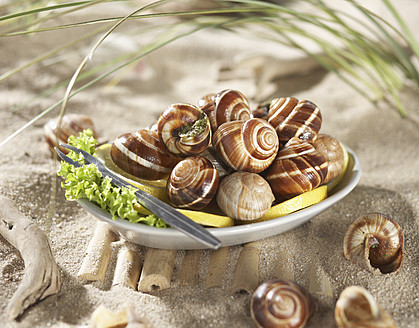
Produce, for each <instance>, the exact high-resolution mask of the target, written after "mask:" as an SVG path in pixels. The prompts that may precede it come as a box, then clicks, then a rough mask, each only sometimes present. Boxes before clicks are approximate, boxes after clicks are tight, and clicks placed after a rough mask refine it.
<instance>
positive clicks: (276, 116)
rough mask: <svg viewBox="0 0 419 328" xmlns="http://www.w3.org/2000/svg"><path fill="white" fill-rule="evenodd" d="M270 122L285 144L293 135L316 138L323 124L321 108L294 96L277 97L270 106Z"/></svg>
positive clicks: (306, 138)
mask: <svg viewBox="0 0 419 328" xmlns="http://www.w3.org/2000/svg"><path fill="white" fill-rule="evenodd" d="M268 121H269V123H271V124H272V126H273V127H274V128H275V129H276V131H277V133H278V137H279V142H280V143H281V145H284V144H285V143H287V142H288V140H289V139H291V138H292V137H298V138H300V139H303V140H314V139H315V138H316V136H317V134H318V132H319V130H320V127H321V124H322V116H321V113H320V109H319V108H318V107H317V106H316V105H315V104H313V103H312V102H311V101H308V100H299V99H297V98H294V97H286V98H276V99H273V100H272V101H271V104H270V107H269V119H268Z"/></svg>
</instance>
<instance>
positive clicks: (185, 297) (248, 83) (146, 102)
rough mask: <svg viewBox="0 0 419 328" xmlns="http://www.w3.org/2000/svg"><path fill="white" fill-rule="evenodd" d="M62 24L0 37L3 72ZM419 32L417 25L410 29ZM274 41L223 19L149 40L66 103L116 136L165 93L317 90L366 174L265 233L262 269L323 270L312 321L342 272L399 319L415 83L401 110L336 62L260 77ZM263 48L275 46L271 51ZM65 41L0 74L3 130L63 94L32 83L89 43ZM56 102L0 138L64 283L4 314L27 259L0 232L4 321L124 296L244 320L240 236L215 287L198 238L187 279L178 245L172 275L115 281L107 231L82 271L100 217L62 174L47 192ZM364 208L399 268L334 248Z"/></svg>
mask: <svg viewBox="0 0 419 328" xmlns="http://www.w3.org/2000/svg"><path fill="white" fill-rule="evenodd" d="M398 3H399V2H398ZM118 8H119V7H118ZM378 8H379V9H380V8H381V7H380V6H378ZM118 10H119V9H118ZM121 10H122V9H121ZM399 10H400V11H401V12H402V13H403V15H404V17H406V18H407V19H408V21H409V23H410V24H411V26H412V29H413V30H414V31H418V30H419V29H418V28H416V29H415V27H419V26H417V25H418V24H417V23H415V20H414V18H413V17H414V14H413V13H414V12H415V10H416V12H417V11H418V10H419V6H418V4H417V3H416V2H415V1H407V0H404V1H400V5H399ZM62 33H67V34H66V37H68V38H71V37H74V35H75V33H78V32H75V31H68V32H60V33H59V34H58V33H51V34H50V35H51V37H50V38H45V37H43V36H41V35H35V36H31V37H19V38H13V39H12V38H9V39H2V40H0V54H1V55H0V67H1V71H0V72H2V73H3V72H5V71H7V70H9V69H11V68H13V67H16V65H20V64H22V63H24V62H26V61H27V60H28V59H30V58H34V57H35V56H37V55H39V54H40V53H41V51H44V50H45V49H47V48H52V47H53V46H54V45H55V44H56V42H58V41H57V40H61V38H62V35H63V34H62ZM416 36H417V37H419V35H418V34H417V33H416ZM138 44H139V41H138V40H137V39H136V38H133V37H132V36H130V35H129V33H128V36H122V35H121V34H115V35H114V36H113V43H111V42H110V43H108V44H107V45H104V47H103V49H102V50H101V51H99V52H98V54H97V56H95V57H94V59H93V60H97V61H98V62H100V61H103V60H105V59H106V58H108V57H109V56H112V55H114V54H115V53H122V52H123V51H128V50H129V49H130V48H132V47H135V46H137V45H138ZM87 45H88V43H86V46H87ZM86 49H87V48H86ZM276 49H278V48H277V46H274V45H272V44H267V43H266V42H261V41H257V40H248V39H245V38H241V37H238V36H236V37H235V36H232V35H231V34H227V33H221V32H214V31H205V32H201V33H199V34H196V35H193V36H191V37H188V38H185V39H183V40H181V41H179V42H177V43H174V44H172V45H170V46H167V47H165V48H163V49H161V50H159V51H157V52H155V53H154V54H153V55H152V56H150V57H148V58H147V59H146V60H144V61H143V62H142V64H140V65H138V66H137V67H136V68H135V69H133V70H131V71H130V72H129V73H128V74H126V75H125V76H124V77H123V79H122V80H121V81H120V82H119V83H118V84H117V85H116V86H109V85H106V86H105V85H103V84H101V85H97V86H94V87H92V88H89V89H88V90H85V91H83V92H82V93H80V94H79V95H77V96H76V97H74V98H73V99H72V100H71V101H70V103H69V104H68V108H67V110H68V112H75V113H85V114H88V115H89V116H90V117H91V118H92V119H93V121H94V122H95V125H96V127H97V130H98V132H99V134H100V135H101V137H102V138H103V140H112V139H113V138H115V137H116V136H118V135H120V134H122V133H125V132H131V131H135V130H136V129H138V128H141V127H144V126H148V125H150V124H152V123H153V122H154V121H155V120H156V118H157V117H158V115H159V113H160V112H161V111H163V110H164V109H165V108H166V107H167V106H168V105H169V104H171V103H175V102H190V103H196V102H197V100H198V99H199V98H200V97H201V96H202V95H204V94H207V93H210V92H217V91H220V90H223V89H225V88H232V89H238V90H240V91H242V92H243V93H244V94H246V95H247V96H248V98H249V99H250V100H251V101H252V103H253V105H255V104H256V103H257V101H259V100H260V99H261V98H262V97H266V96H267V95H269V96H272V97H274V96H291V95H292V96H296V97H299V98H305V99H309V100H311V101H313V102H315V103H316V104H317V105H318V106H319V107H320V108H321V111H322V114H323V125H322V129H321V132H324V133H328V134H330V135H333V136H335V137H336V138H338V139H339V140H341V141H342V142H344V143H345V144H346V145H348V146H349V147H350V148H351V149H352V150H353V151H354V152H355V153H356V154H357V155H358V157H359V159H360V162H361V164H362V177H361V180H360V183H359V185H358V186H357V187H356V188H355V190H354V191H353V192H352V193H350V194H349V195H348V196H347V197H346V198H344V199H343V200H342V201H340V202H339V203H337V204H335V205H334V206H332V207H331V208H329V209H327V210H326V211H325V212H323V213H321V214H320V215H318V216H317V217H315V218H314V219H313V220H311V221H310V222H308V223H306V224H304V225H303V226H300V227H298V228H297V229H295V230H292V231H289V232H286V233H283V234H281V235H278V236H274V237H271V238H268V239H265V240H262V241H260V262H259V271H260V283H262V282H264V281H266V280H269V279H272V278H277V276H276V274H277V270H276V268H277V266H278V263H283V262H284V261H285V262H286V263H288V271H289V272H291V273H292V275H293V276H294V280H295V281H296V282H298V283H299V284H301V285H302V286H304V287H306V288H307V289H310V286H311V284H312V283H313V281H312V279H310V272H313V270H314V271H315V272H318V273H320V275H321V276H322V277H323V279H325V280H326V281H327V282H328V283H329V284H330V286H331V289H332V295H322V294H319V293H313V298H314V300H315V303H316V304H317V311H316V312H315V314H314V316H313V317H312V318H311V320H310V322H309V327H334V326H335V324H334V318H333V311H334V306H335V303H336V300H337V298H338V296H339V294H340V293H341V291H342V290H343V289H344V288H345V287H347V286H351V285H358V286H362V287H365V288H366V289H367V290H368V291H370V292H371V294H372V295H373V296H374V297H375V298H376V300H377V302H378V303H379V304H380V305H381V306H382V307H383V308H384V309H386V310H387V311H388V312H389V313H390V314H391V315H392V317H393V318H394V320H395V321H396V323H397V325H398V327H406V328H407V327H414V326H417V324H418V322H419V317H418V310H419V304H418V296H417V295H418V293H419V290H418V285H419V278H418V277H419V276H418V273H419V272H418V254H417V249H418V247H419V237H418V233H417V231H418V218H419V189H418V185H419V175H418V174H417V169H418V168H419V156H418V155H419V144H418V140H419V106H418V104H419V92H418V91H419V90H418V89H417V88H415V87H412V86H409V83H407V86H406V87H405V89H404V91H403V102H404V104H405V105H406V108H407V113H408V115H407V117H406V118H401V117H400V115H399V114H398V113H397V111H396V110H395V108H393V107H392V106H391V105H387V104H375V105H373V104H371V103H369V102H368V101H366V100H365V99H363V98H362V97H360V96H359V95H358V94H357V93H355V92H354V91H353V90H352V89H351V88H349V87H348V86H347V85H346V84H344V83H343V82H342V81H341V80H339V79H338V78H337V77H336V76H335V75H332V74H327V73H326V72H324V71H322V70H321V69H314V70H310V71H309V73H306V74H293V73H295V70H294V68H291V72H290V73H291V76H289V75H288V76H281V75H283V74H282V73H278V74H277V75H278V76H279V77H278V78H276V79H275V80H274V81H271V82H269V83H265V82H264V79H266V75H263V74H262V75H260V74H259V75H258V74H256V73H255V71H254V70H253V69H252V67H253V66H252V65H255V64H251V63H255V61H251V60H244V58H254V57H255V56H258V57H257V58H262V59H263V61H262V63H265V66H262V67H264V69H265V70H267V71H270V70H271V68H272V70H276V71H278V72H281V71H284V70H286V69H290V66H289V62H288V61H286V62H285V63H286V64H285V65H284V64H283V63H284V61H283V60H284V59H286V60H290V58H291V59H292V58H294V57H293V56H294V52H293V51H288V52H287V51H283V52H281V53H282V55H278V53H277V52H276ZM273 50H275V52H270V51H273ZM272 53H274V54H275V55H274V56H270V54H272ZM66 55H67V57H66V58H69V60H66V61H65V62H63V61H58V62H55V63H54V62H49V63H46V64H39V65H36V66H33V67H31V68H29V69H27V70H25V71H23V72H22V73H20V74H17V75H15V76H14V77H12V78H10V79H8V80H6V81H4V82H2V84H1V88H0V109H1V110H0V140H3V139H4V138H6V137H7V136H8V135H9V134H11V133H12V132H13V131H15V130H16V129H18V128H19V127H21V126H22V125H23V124H24V123H26V122H27V121H28V120H30V119H32V118H33V117H35V116H36V115H37V114H38V113H40V112H41V111H42V110H43V109H45V108H47V107H48V106H51V105H52V104H53V103H54V102H55V101H56V100H57V99H59V98H60V97H61V96H62V95H63V92H64V91H62V90H60V91H59V92H57V93H55V94H52V95H50V96H48V97H45V98H36V95H37V94H38V93H39V92H42V91H43V90H46V89H47V88H49V87H52V86H54V85H56V84H57V83H58V82H59V81H61V80H62V79H64V78H68V77H70V76H71V74H72V72H73V71H74V70H75V68H76V67H77V64H78V63H79V62H80V60H81V59H82V57H83V55H84V53H80V52H69V53H67V54H66ZM261 56H262V57H261ZM258 60H259V59H258ZM266 63H269V65H268V64H266ZM271 65H272V66H271ZM297 66H298V65H297ZM268 77H269V76H268ZM269 79H270V77H269V78H268V80H269ZM106 82H109V80H107V81H106ZM261 94H262V95H261ZM57 113H58V111H57V110H55V111H53V112H51V113H50V114H48V115H47V116H46V117H43V118H42V119H40V120H39V121H38V122H36V123H35V124H34V125H33V126H31V127H29V128H28V129H26V130H25V131H24V132H23V133H22V134H20V135H19V136H17V137H16V138H14V139H13V140H12V141H10V142H9V143H8V144H6V145H5V146H4V147H3V148H1V149H0V152H1V157H0V167H1V169H0V193H1V194H2V195H4V196H8V197H10V198H11V199H13V200H14V201H15V202H16V203H17V204H18V206H19V208H20V209H21V211H22V212H23V213H25V214H26V215H27V216H28V217H30V218H32V219H33V220H34V221H35V222H37V223H38V224H39V226H40V227H41V228H42V229H43V230H44V231H45V233H46V234H48V236H49V238H50V241H51V246H52V251H53V254H54V257H55V259H56V261H57V263H58V266H59V268H60V272H61V275H62V281H63V283H62V289H61V291H60V293H59V294H57V295H54V296H51V297H48V298H47V299H45V300H44V301H42V302H40V303H38V304H36V305H35V306H33V307H31V308H30V309H29V310H28V311H26V312H25V314H24V315H23V316H22V318H21V319H20V320H19V321H8V320H7V319H6V318H7V313H5V309H6V306H7V304H8V300H9V299H10V298H11V296H12V295H13V293H14V291H15V290H16V289H17V287H18V285H19V283H20V281H21V279H22V276H23V271H24V263H23V261H22V260H21V258H20V256H19V254H18V252H16V250H15V249H13V248H12V247H11V246H10V245H9V244H8V243H7V242H6V241H5V240H4V239H3V238H2V237H0V295H1V297H0V321H1V322H3V323H6V326H7V327H80V326H87V325H88V324H89V320H90V317H91V314H92V312H93V311H94V310H95V309H96V308H97V307H98V306H99V305H100V304H103V305H105V306H106V307H108V308H110V309H112V310H117V309H119V308H120V307H121V306H123V305H125V304H129V305H130V306H131V307H132V308H133V309H134V310H135V311H136V312H138V313H139V314H140V315H141V316H143V317H144V318H146V319H147V320H148V321H149V323H150V325H151V326H153V327H253V326H254V324H253V322H252V320H251V318H250V310H249V304H250V298H251V295H249V294H247V293H238V294H232V293H231V292H230V290H229V287H230V286H231V283H232V277H233V274H234V270H235V266H236V263H237V260H238V258H239V255H240V252H241V251H242V248H243V246H242V245H237V246H232V247H230V250H229V256H228V264H227V268H226V271H225V273H224V276H223V281H222V283H221V287H217V288H207V287H206V286H205V276H206V274H207V271H208V264H209V258H210V255H211V252H210V251H207V250H204V251H202V252H201V258H200V265H199V278H200V279H199V283H198V284H197V285H196V286H192V287H185V286H180V284H179V281H178V274H179V271H180V270H181V268H182V260H183V257H184V251H182V250H180V251H177V256H176V261H175V266H174V273H173V276H172V285H171V288H169V289H166V290H160V291H158V290H157V291H153V292H151V293H141V292H138V291H135V290H132V289H129V288H125V287H112V286H111V282H112V274H113V270H114V267H115V262H116V257H117V253H118V250H119V249H120V248H121V245H122V244H123V242H122V241H118V242H114V243H112V257H111V263H110V266H109V269H108V272H107V277H106V279H105V282H104V283H100V282H87V281H84V280H82V279H80V278H78V277H77V272H78V270H79V268H80V266H81V263H82V260H83V258H84V255H85V250H86V247H87V244H88V242H89V240H90V239H91V237H92V235H93V232H94V225H95V223H96V221H95V219H94V218H91V217H90V216H88V215H87V214H86V212H85V211H84V210H83V209H81V207H80V206H79V205H78V204H77V203H74V202H69V201H66V200H65V197H64V193H63V191H62V190H61V188H60V187H59V186H58V189H57V193H56V194H55V195H54V194H52V193H51V188H52V187H53V184H54V183H55V182H54V179H53V177H54V176H55V172H56V170H57V165H56V163H54V162H53V161H52V160H51V158H50V154H49V151H48V149H47V146H46V144H45V143H44V139H43V130H42V127H43V125H44V124H45V122H46V121H47V120H48V119H50V118H52V117H55V116H56V115H57ZM370 212H381V213H384V214H386V215H387V216H389V217H391V218H393V219H394V220H395V221H397V222H398V223H399V224H400V226H401V227H402V229H403V233H404V237H405V255H404V260H403V263H402V266H401V268H400V270H399V271H398V272H396V273H392V274H385V275H384V274H378V275H377V274H372V273H370V272H368V271H365V270H363V269H361V268H359V267H358V266H356V265H355V264H353V263H351V262H349V261H348V260H346V259H345V258H344V256H343V250H342V242H343V236H344V233H345V230H346V228H347V227H348V225H349V224H350V223H352V222H353V221H354V220H355V219H356V218H357V217H359V216H361V215H364V214H367V213H370ZM138 251H139V252H140V254H141V255H142V257H144V254H145V252H146V249H145V248H144V247H141V246H138Z"/></svg>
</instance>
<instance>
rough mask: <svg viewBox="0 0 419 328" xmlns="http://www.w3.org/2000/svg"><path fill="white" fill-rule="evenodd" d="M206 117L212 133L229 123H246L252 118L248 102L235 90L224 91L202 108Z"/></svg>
mask: <svg viewBox="0 0 419 328" xmlns="http://www.w3.org/2000/svg"><path fill="white" fill-rule="evenodd" d="M202 110H203V111H204V112H205V114H207V115H208V117H209V119H210V122H211V128H212V131H213V132H215V131H216V130H217V129H218V127H219V126H220V125H221V124H223V123H225V122H230V121H246V120H248V119H250V118H251V117H252V114H251V110H250V106H249V101H248V100H247V98H246V97H245V96H244V95H243V94H242V93H241V92H239V91H237V90H231V89H228V90H224V91H221V92H220V93H218V94H217V95H216V96H215V98H214V101H213V102H211V101H210V102H209V103H208V104H207V105H206V106H204V107H203V108H202Z"/></svg>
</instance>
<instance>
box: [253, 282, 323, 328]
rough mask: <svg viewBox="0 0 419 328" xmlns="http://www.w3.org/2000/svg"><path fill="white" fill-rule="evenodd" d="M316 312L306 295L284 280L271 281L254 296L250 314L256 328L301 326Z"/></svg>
mask: <svg viewBox="0 0 419 328" xmlns="http://www.w3.org/2000/svg"><path fill="white" fill-rule="evenodd" d="M314 310H315V304H314V302H313V300H312V298H311V297H310V295H309V293H308V292H307V291H306V290H305V289H303V288H302V287H300V286H299V285H297V284H295V283H293V282H291V281H287V280H279V279H278V280H270V281H267V282H265V283H263V284H261V285H260V286H259V287H258V288H257V289H256V290H255V292H254V293H253V296H252V300H251V302H250V314H251V316H252V319H253V321H254V322H255V323H256V324H257V326H258V327H263V328H268V327H288V328H298V327H304V326H305V325H306V323H307V321H308V319H309V318H310V317H311V316H312V314H313V312H314Z"/></svg>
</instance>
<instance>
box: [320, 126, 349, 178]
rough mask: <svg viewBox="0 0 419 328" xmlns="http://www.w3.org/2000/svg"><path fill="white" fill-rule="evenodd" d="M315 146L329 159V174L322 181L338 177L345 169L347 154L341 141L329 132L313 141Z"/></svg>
mask: <svg viewBox="0 0 419 328" xmlns="http://www.w3.org/2000/svg"><path fill="white" fill-rule="evenodd" d="M313 144H314V148H316V150H317V151H318V152H320V153H321V154H322V155H323V156H324V157H325V158H326V160H327V175H326V178H325V179H324V180H323V182H322V183H324V184H326V183H328V182H330V181H332V180H333V179H334V178H336V177H337V176H338V175H339V173H340V172H341V171H342V169H343V165H344V163H345V155H344V152H343V149H342V146H341V144H340V142H339V141H338V140H337V139H336V138H334V137H331V136H329V135H327V134H319V135H318V136H317V138H316V140H314V142H313Z"/></svg>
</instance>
